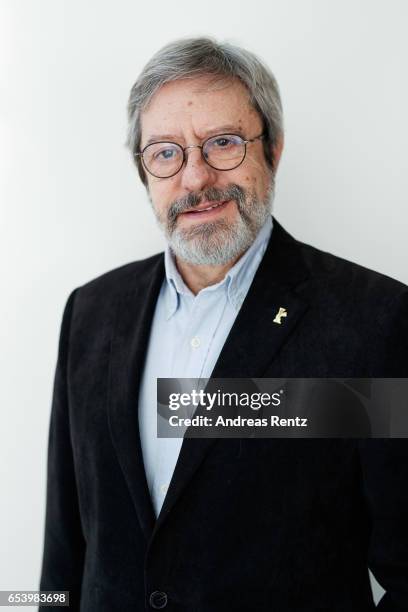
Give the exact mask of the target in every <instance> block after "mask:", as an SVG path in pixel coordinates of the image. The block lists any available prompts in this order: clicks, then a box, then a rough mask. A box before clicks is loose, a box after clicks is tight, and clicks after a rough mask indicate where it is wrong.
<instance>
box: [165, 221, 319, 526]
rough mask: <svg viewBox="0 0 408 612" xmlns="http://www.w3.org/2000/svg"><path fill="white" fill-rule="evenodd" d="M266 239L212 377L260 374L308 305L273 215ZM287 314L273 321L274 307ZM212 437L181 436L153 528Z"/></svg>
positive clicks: (296, 250)
mask: <svg viewBox="0 0 408 612" xmlns="http://www.w3.org/2000/svg"><path fill="white" fill-rule="evenodd" d="M273 223H274V227H273V232H272V236H271V240H270V242H269V244H268V247H267V249H266V251H265V255H264V257H263V259H262V261H261V264H260V265H259V268H258V270H257V273H256V275H255V278H254V280H253V282H252V285H251V287H250V289H249V291H248V294H247V296H246V298H245V300H244V303H243V305H242V307H241V310H240V311H239V313H238V315H237V318H236V320H235V323H234V325H233V327H232V329H231V332H230V334H229V336H228V338H227V340H226V342H225V344H224V347H223V349H222V351H221V353H220V356H219V358H218V361H217V363H216V365H215V368H214V370H213V372H212V375H211V376H212V378H261V377H262V376H264V373H265V371H266V369H267V368H268V366H270V364H271V363H272V362H273V359H274V357H275V356H276V354H277V352H278V351H279V349H280V348H281V347H282V345H283V344H284V343H285V342H286V341H287V340H288V338H289V336H290V334H291V332H292V331H293V329H294V328H295V327H296V325H297V324H298V322H299V321H300V319H301V318H302V316H303V314H304V313H305V311H306V309H307V306H308V304H307V302H306V301H305V300H304V299H303V298H302V297H301V296H300V294H299V293H298V291H297V290H298V288H299V287H301V286H302V284H304V282H306V281H307V278H308V273H307V269H306V266H305V264H304V262H303V260H302V257H301V254H300V245H299V243H298V242H297V241H296V240H295V239H294V238H292V236H290V235H289V234H288V233H287V232H286V231H285V230H284V229H283V228H282V226H281V225H280V224H279V223H278V222H277V221H276V219H274V220H273ZM280 308H284V309H285V311H286V317H282V318H281V323H280V324H279V323H277V322H275V321H274V319H275V317H276V315H277V314H278V313H279V309H280ZM215 442H216V439H214V438H204V439H202V438H185V439H184V440H183V444H182V447H181V451H180V454H179V457H178V461H177V464H176V467H175V471H174V474H173V478H172V480H171V483H170V487H169V490H168V492H167V495H166V498H165V501H164V504H163V507H162V510H161V512H160V515H159V517H158V519H157V522H156V524H155V527H154V532H153V533H154V534H155V533H156V532H157V530H158V529H159V528H160V527H161V525H162V524H163V522H164V521H165V519H166V517H167V516H168V515H169V513H170V512H171V510H172V509H173V507H174V505H175V503H176V502H177V499H178V498H179V496H180V495H181V494H182V492H183V491H184V489H185V488H186V486H187V485H188V483H189V481H190V480H191V478H192V477H193V476H194V474H195V472H196V471H197V469H198V467H199V466H200V464H201V462H202V461H203V459H204V457H205V456H206V454H207V453H208V452H209V450H210V449H211V447H212V445H213V444H214V443H215Z"/></svg>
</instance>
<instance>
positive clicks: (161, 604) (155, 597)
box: [149, 591, 167, 610]
mask: <svg viewBox="0 0 408 612" xmlns="http://www.w3.org/2000/svg"><path fill="white" fill-rule="evenodd" d="M149 604H150V605H151V607H152V608H153V609H154V610H161V609H162V608H165V607H166V606H167V595H166V593H163V591H153V593H151V595H150V597H149Z"/></svg>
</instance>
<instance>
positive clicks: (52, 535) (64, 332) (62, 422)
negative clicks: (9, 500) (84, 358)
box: [39, 289, 85, 612]
mask: <svg viewBox="0 0 408 612" xmlns="http://www.w3.org/2000/svg"><path fill="white" fill-rule="evenodd" d="M76 291H77V290H76V289H75V290H74V291H73V292H72V293H71V294H70V296H69V298H68V301H67V303H66V306H65V310H64V314H63V318H62V324H61V331H60V339H59V348H58V359H57V365H56V370H55V377H54V388H53V397H52V404H51V418H50V425H49V438H48V464H47V493H46V516H45V530H44V549H43V560H42V569H41V577H40V590H42V591H49V590H60V591H69V596H70V608H69V609H70V610H71V612H75V611H78V610H79V609H80V592H81V582H82V573H83V565H84V555H85V539H84V535H83V532H82V528H81V520H80V511H79V505H78V494H77V487H76V481H75V469H74V462H73V453H72V445H71V436H70V423H69V405H68V394H67V362H68V353H69V335H70V324H71V316H72V311H73V305H74V300H75V294H76ZM41 610H51V608H50V607H49V606H45V605H41V606H40V607H39V611H41Z"/></svg>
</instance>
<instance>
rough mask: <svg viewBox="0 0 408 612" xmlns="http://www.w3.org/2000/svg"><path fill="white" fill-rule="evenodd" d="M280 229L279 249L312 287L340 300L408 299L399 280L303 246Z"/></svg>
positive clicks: (306, 245)
mask: <svg viewBox="0 0 408 612" xmlns="http://www.w3.org/2000/svg"><path fill="white" fill-rule="evenodd" d="M275 223H276V221H275V220H274V224H275ZM277 226H278V228H277V229H278V231H277V232H276V233H277V234H278V236H277V238H278V240H279V245H280V248H281V249H282V250H283V251H284V252H286V254H287V256H288V257H289V258H290V259H291V260H292V261H293V262H296V265H299V266H301V267H302V268H303V271H304V275H305V277H307V278H308V280H309V281H310V282H311V284H312V285H313V286H314V287H316V288H318V287H320V288H321V290H322V291H323V292H324V291H327V292H329V293H331V294H333V293H334V294H338V295H339V298H340V297H343V298H344V299H345V298H351V297H354V299H364V298H366V299H369V300H372V301H373V302H374V301H377V300H378V301H379V302H382V301H384V300H385V301H388V300H390V299H391V300H392V299H393V298H397V297H398V296H403V295H405V296H406V295H407V292H408V286H407V285H405V284H404V283H402V282H400V281H399V280H397V279H395V278H392V277H390V276H387V275H386V274H382V273H380V272H377V271H375V270H372V269H370V268H367V267H364V266H362V265H360V264H358V263H355V262H353V261H350V260H348V259H345V258H342V257H339V256H337V255H334V254H333V253H330V252H327V251H323V250H321V249H319V248H317V247H315V246H312V245H310V244H307V243H304V242H301V241H300V240H297V239H295V238H294V237H293V236H291V235H290V234H289V233H288V232H287V231H286V230H284V229H283V228H282V226H281V225H279V224H277ZM274 231H275V228H274Z"/></svg>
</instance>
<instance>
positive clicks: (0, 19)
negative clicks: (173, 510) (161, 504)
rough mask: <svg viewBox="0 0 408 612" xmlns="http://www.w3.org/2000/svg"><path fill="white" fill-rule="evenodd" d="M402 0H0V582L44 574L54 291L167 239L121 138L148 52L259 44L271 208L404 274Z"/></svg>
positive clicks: (333, 246) (310, 234) (406, 45)
mask: <svg viewBox="0 0 408 612" xmlns="http://www.w3.org/2000/svg"><path fill="white" fill-rule="evenodd" d="M407 6H408V4H407V3H406V2H404V0H387V2H385V1H382V2H380V1H373V0H359V1H356V0H342V1H340V0H335V1H330V0H309V1H305V0H268V1H258V2H256V1H247V2H239V1H231V0H222V1H220V0H217V1H214V0H205V1H204V0H203V1H202V2H196V1H195V2H193V1H191V0H188V1H186V0H173V1H172V2H171V1H170V0H166V1H157V0H155V1H154V2H137V1H136V0H132V1H131V0H118V1H117V2H115V3H114V2H107V1H101V0H86V1H84V0H69V1H68V0H67V1H65V2H64V1H63V0H41V1H40V2H32V1H30V0H26V1H24V0H2V2H1V4H0V11H1V14H0V75H1V77H0V78H1V81H0V163H1V174H0V197H1V240H0V248H1V253H0V265H1V270H0V273H1V300H0V304H1V312H0V333H1V363H0V372H1V375H2V383H1V387H0V402H1V403H0V406H1V433H0V484H1V487H2V489H1V491H2V495H1V504H0V551H1V552H0V589H36V588H37V587H38V580H39V572H40V563H41V556H42V538H43V521H44V509H45V475H46V451H47V436H48V423H49V411H50V402H51V387H52V379H53V370H54V366H55V359H56V350H57V340H58V332H59V325H60V320H61V315H62V309H63V306H64V303H65V300H66V298H67V296H68V294H69V292H70V291H71V290H72V289H73V288H74V287H76V286H78V285H80V284H82V283H84V282H86V281H88V280H90V279H91V278H93V277H95V276H97V275H99V274H101V273H103V272H105V271H107V270H108V269H111V268H114V267H116V266H119V265H121V264H124V263H127V262H129V261H132V260H135V259H138V258H142V257H145V256H148V255H150V254H153V253H155V252H157V251H159V250H162V248H163V241H162V238H161V236H160V234H159V230H158V229H157V228H156V225H155V222H154V219H153V215H152V212H151V210H150V204H149V203H148V201H147V198H146V195H145V192H144V188H143V187H142V185H141V184H140V183H139V180H138V177H137V173H136V170H135V168H134V167H133V166H132V163H131V160H130V157H129V154H128V152H127V150H126V149H125V147H124V141H125V132H126V103H127V96H128V93H129V90H130V87H131V85H132V84H133V82H134V80H135V79H136V77H137V75H138V73H139V71H140V70H141V68H142V67H143V65H144V64H145V62H146V61H147V60H148V59H149V58H150V56H151V55H152V54H153V53H154V52H155V51H156V50H157V49H158V48H159V47H161V46H162V45H163V44H165V43H167V42H168V41H169V40H172V39H174V38H176V37H180V36H190V35H198V34H210V35H213V36H216V37H219V38H221V39H228V40H230V41H231V42H236V43H238V44H242V45H243V46H245V47H247V48H248V49H250V50H252V51H255V52H256V53H257V54H258V55H260V56H261V57H262V58H263V59H265V60H266V61H267V63H268V64H269V66H270V67H271V69H272V71H273V72H274V73H275V76H276V77H277V79H278V82H279V84H280V88H281V94H282V100H283V105H284V113H285V126H286V141H285V151H284V154H283V158H282V161H281V166H280V169H279V172H278V177H277V195H276V199H275V214H276V216H277V218H278V219H279V220H280V222H281V223H282V224H283V225H284V227H285V228H286V229H287V230H288V231H289V232H290V233H292V234H293V235H295V236H296V237H298V238H300V239H302V240H304V241H306V242H310V243H312V244H314V245H315V246H318V247H320V248H322V249H324V250H328V251H331V252H333V253H336V254H338V255H341V256H343V257H345V258H347V259H351V260H353V261H356V262H358V263H360V264H362V265H365V266H367V267H370V268H373V269H375V270H378V271H380V272H383V273H385V274H388V275H390V276H393V277H395V278H398V279H399V280H402V281H403V282H405V283H407V282H408V268H407V251H408V248H407V244H406V240H407V221H408V213H407V210H408V202H407V195H406V194H407V187H408V185H407V181H408V167H407V166H408V163H407V159H408V158H407V147H408V121H407V108H408V87H407V80H408V77H407V71H406V59H407V57H408V38H407V36H406V24H407V17H408V9H407ZM379 592H380V591H377V590H376V596H377V597H378V594H379ZM25 609H27V608H25Z"/></svg>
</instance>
